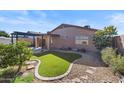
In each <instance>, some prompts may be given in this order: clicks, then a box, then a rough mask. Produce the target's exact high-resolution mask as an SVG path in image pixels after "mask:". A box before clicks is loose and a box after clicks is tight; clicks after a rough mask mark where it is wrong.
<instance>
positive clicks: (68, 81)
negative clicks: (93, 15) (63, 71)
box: [63, 79, 71, 83]
mask: <svg viewBox="0 0 124 93" xmlns="http://www.w3.org/2000/svg"><path fill="white" fill-rule="evenodd" d="M63 82H66V83H70V82H71V80H70V79H65V80H63Z"/></svg>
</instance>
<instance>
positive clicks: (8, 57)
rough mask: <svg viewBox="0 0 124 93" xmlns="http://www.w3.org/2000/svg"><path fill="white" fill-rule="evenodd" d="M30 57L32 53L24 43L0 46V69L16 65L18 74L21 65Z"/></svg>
mask: <svg viewBox="0 0 124 93" xmlns="http://www.w3.org/2000/svg"><path fill="white" fill-rule="evenodd" d="M31 55H32V52H31V50H30V49H29V48H28V47H27V43H25V42H17V43H16V44H13V45H12V44H10V45H0V67H2V68H5V67H8V66H15V65H18V70H17V72H19V71H20V70H21V67H22V65H23V63H24V62H25V61H26V60H28V59H30V57H31Z"/></svg>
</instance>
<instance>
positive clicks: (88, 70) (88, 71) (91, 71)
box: [86, 69, 94, 74]
mask: <svg viewBox="0 0 124 93" xmlns="http://www.w3.org/2000/svg"><path fill="white" fill-rule="evenodd" d="M86 72H87V73H89V74H93V73H94V71H93V70H90V69H87V70H86Z"/></svg>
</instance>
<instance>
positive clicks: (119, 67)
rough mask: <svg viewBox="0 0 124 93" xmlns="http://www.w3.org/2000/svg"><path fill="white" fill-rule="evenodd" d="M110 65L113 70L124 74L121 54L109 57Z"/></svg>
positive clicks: (123, 59) (123, 62)
mask: <svg viewBox="0 0 124 93" xmlns="http://www.w3.org/2000/svg"><path fill="white" fill-rule="evenodd" d="M110 66H111V68H112V69H113V71H114V72H119V73H121V74H124V57H123V56H121V55H117V57H116V58H113V59H111V64H110Z"/></svg>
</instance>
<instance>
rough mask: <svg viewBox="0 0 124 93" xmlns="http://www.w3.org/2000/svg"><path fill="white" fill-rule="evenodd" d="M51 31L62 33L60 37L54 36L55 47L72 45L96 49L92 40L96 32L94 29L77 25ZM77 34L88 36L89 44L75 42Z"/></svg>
mask: <svg viewBox="0 0 124 93" xmlns="http://www.w3.org/2000/svg"><path fill="white" fill-rule="evenodd" d="M51 33H52V34H59V35H60V37H53V38H52V41H53V44H52V47H53V48H62V47H65V48H67V47H71V48H86V49H88V50H96V48H95V46H94V44H93V41H92V37H93V35H94V33H95V32H94V31H91V30H84V29H82V28H77V27H66V28H61V29H56V30H55V31H53V32H51ZM75 36H88V38H89V41H88V42H89V44H88V45H83V44H82V45H77V44H75Z"/></svg>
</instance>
